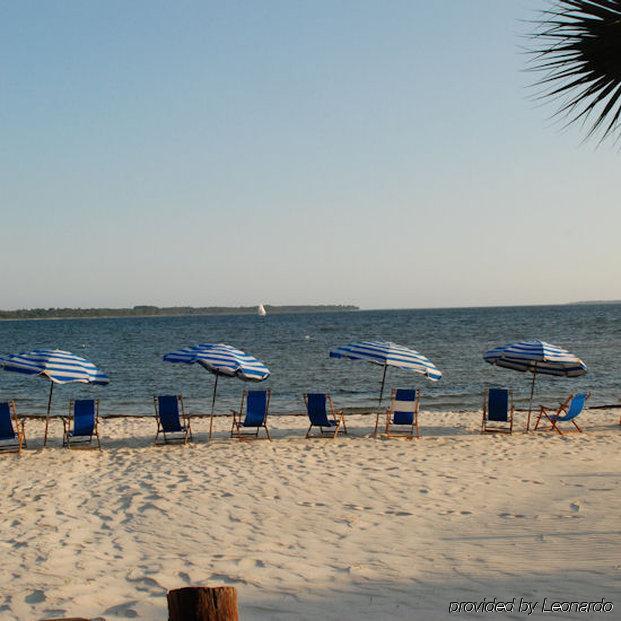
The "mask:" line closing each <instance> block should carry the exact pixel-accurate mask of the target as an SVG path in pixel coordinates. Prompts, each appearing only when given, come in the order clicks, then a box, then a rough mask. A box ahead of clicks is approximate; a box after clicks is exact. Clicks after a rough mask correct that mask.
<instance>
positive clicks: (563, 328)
mask: <svg viewBox="0 0 621 621" xmlns="http://www.w3.org/2000/svg"><path fill="white" fill-rule="evenodd" d="M530 338H541V339H543V340H546V341H549V342H551V343H554V344H556V345H560V346H562V347H565V348H567V349H569V350H570V351H572V352H574V353H576V354H577V355H578V356H580V357H581V358H582V359H583V360H584V361H585V362H586V364H587V365H588V367H589V372H588V374H587V375H585V376H583V377H581V378H575V379H568V378H555V377H553V378H550V377H545V376H542V377H538V379H537V387H536V395H535V401H536V402H538V403H545V404H548V405H552V404H556V403H558V402H559V401H561V400H562V399H563V398H564V396H565V395H566V394H568V393H569V392H571V391H575V390H583V389H584V390H590V391H591V393H592V401H591V403H592V405H603V404H618V403H619V402H620V399H621V380H620V370H621V304H602V305H595V304H593V305H590V304H589V305H564V306H536V307H533V306H530V307H500V308H463V309H426V310H393V311H356V312H343V313H336V312H335V313H300V314H278V315H269V316H267V317H265V318H259V317H254V316H247V315H238V316H236V315H228V316H204V317H153V318H121V319H73V320H41V321H3V322H0V355H2V354H9V353H17V352H20V351H25V350H29V349H34V348H37V347H58V348H60V349H66V350H69V351H72V352H74V353H76V354H78V355H81V356H84V357H85V358H88V359H90V360H92V361H93V362H95V363H96V364H97V365H98V366H99V367H101V368H102V369H103V370H104V371H106V372H107V373H108V374H109V376H110V378H111V383H110V384H109V385H108V386H105V387H92V386H83V385H77V384H76V385H65V386H60V387H57V388H56V389H55V391H54V411H55V413H62V412H64V411H65V409H66V408H67V402H68V400H69V399H70V398H74V397H76V396H81V397H88V396H94V397H97V398H99V399H101V413H102V415H104V416H105V415H110V414H115V415H118V414H126V415H135V414H152V413H153V395H154V394H164V393H171V392H181V393H182V394H183V395H184V396H185V397H186V404H187V405H188V406H189V409H190V411H191V412H196V413H208V412H209V408H210V399H211V392H212V387H213V380H214V377H213V376H212V375H210V374H209V373H208V372H207V371H205V370H204V369H203V368H201V367H200V366H198V365H178V364H170V363H165V362H163V361H162V355H163V354H165V353H167V352H169V351H172V350H174V349H178V348H180V347H183V346H186V345H192V344H195V343H199V342H224V343H228V344H230V345H233V346H235V347H238V348H240V349H243V350H244V351H247V352H248V353H251V354H253V355H255V356H257V357H258V358H261V359H262V360H264V361H265V362H266V364H267V365H268V366H269V368H270V370H271V372H272V375H271V377H270V378H269V380H267V381H266V382H263V383H262V385H263V386H265V387H270V388H271V389H272V412H273V413H283V412H294V411H298V412H299V411H302V410H303V402H302V394H303V393H304V392H306V391H329V392H330V393H332V396H333V398H334V401H335V403H336V405H337V407H367V406H370V407H375V406H376V405H377V397H378V393H379V387H380V381H381V372H382V369H381V367H379V366H376V365H372V364H368V363H363V362H350V361H346V360H335V359H331V358H329V356H328V352H329V350H330V348H331V347H334V346H336V345H341V344H345V343H347V342H349V341H352V340H361V339H385V340H392V341H395V342H397V343H400V344H403V345H406V346H408V347H411V348H413V349H416V350H418V351H420V352H421V353H423V354H425V355H426V356H428V357H429V358H431V360H432V361H433V362H434V363H435V364H436V365H437V366H438V367H439V368H440V370H441V371H442V372H443V374H444V376H443V378H442V379H441V380H440V381H439V382H436V383H431V382H429V381H428V380H426V379H425V378H423V377H422V376H420V375H415V374H413V373H411V372H406V371H401V370H398V369H389V370H388V374H387V381H386V385H387V389H389V387H390V386H402V387H408V386H418V387H419V388H420V389H421V391H422V402H421V408H422V409H423V410H432V411H433V410H470V409H479V408H480V406H481V401H482V391H483V388H484V386H485V385H488V384H494V385H506V386H509V387H511V388H513V390H514V396H515V399H516V403H517V405H518V406H520V405H523V404H525V403H526V402H527V399H528V394H529V389H530V379H531V376H530V375H527V374H523V373H518V372H515V371H510V370H507V369H499V368H496V367H492V366H490V365H488V364H486V363H485V362H484V361H483V358H482V354H483V352H484V351H486V350H487V349H489V348H491V347H493V346H496V345H501V344H504V343H508V342H512V341H516V340H522V339H530ZM255 386H256V385H255ZM245 387H252V385H249V384H245V383H243V382H241V381H239V380H237V379H229V378H221V379H220V381H219V385H218V404H217V408H216V411H217V412H218V413H227V412H228V409H229V408H230V407H237V406H238V405H239V399H240V396H241V392H242V389H243V388H245ZM48 390H49V383H48V382H46V381H44V380H41V379H40V378H31V377H25V376H22V375H19V374H16V373H9V372H0V399H2V400H5V399H16V400H17V402H18V406H19V410H20V412H22V413H40V412H43V411H44V410H45V406H46V403H47V394H48Z"/></svg>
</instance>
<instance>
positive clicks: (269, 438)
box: [257, 425, 272, 442]
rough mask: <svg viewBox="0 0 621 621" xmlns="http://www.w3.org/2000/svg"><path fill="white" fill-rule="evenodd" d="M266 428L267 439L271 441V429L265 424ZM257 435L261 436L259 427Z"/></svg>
mask: <svg viewBox="0 0 621 621" xmlns="http://www.w3.org/2000/svg"><path fill="white" fill-rule="evenodd" d="M263 427H264V428H265V433H266V434H267V439H268V440H269V441H270V442H271V441H272V437H271V436H270V430H269V429H268V428H267V425H263ZM257 437H259V430H258V429H257Z"/></svg>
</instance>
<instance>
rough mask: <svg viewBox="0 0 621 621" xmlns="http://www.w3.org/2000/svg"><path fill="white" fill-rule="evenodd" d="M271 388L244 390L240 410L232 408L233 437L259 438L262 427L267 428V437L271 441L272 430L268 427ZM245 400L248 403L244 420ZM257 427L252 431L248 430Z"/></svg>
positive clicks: (242, 438) (241, 438)
mask: <svg viewBox="0 0 621 621" xmlns="http://www.w3.org/2000/svg"><path fill="white" fill-rule="evenodd" d="M271 396H272V391H271V390H244V392H243V393H242V399H241V405H240V406H239V412H238V411H237V410H231V412H232V414H233V425H232V426H231V438H239V439H240V440H244V439H250V438H255V439H256V438H258V437H259V432H260V431H261V428H263V429H265V434H266V436H267V439H268V440H270V441H271V439H272V438H271V437H270V432H269V430H268V428H267V415H268V413H269V407H270V398H271ZM244 402H245V403H246V416H245V417H244V419H243V420H242V413H243V411H244ZM251 429H255V430H256V431H255V432H254V433H253V432H252V431H247V430H251Z"/></svg>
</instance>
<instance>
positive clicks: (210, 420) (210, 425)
mask: <svg viewBox="0 0 621 621" xmlns="http://www.w3.org/2000/svg"><path fill="white" fill-rule="evenodd" d="M217 390H218V375H216V381H215V382H214V385H213V395H212V397H211V416H210V417H209V439H210V440H211V431H212V429H213V413H214V409H215V407H216V391H217Z"/></svg>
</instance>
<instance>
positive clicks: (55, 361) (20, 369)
mask: <svg viewBox="0 0 621 621" xmlns="http://www.w3.org/2000/svg"><path fill="white" fill-rule="evenodd" d="M0 366H2V368H3V369H4V370H5V371H12V372H13V373H22V374H24V375H31V376H33V377H42V378H43V379H46V380H48V381H49V382H50V394H49V397H48V400H47V413H46V419H45V435H44V439H43V446H47V432H48V426H49V420H48V419H49V416H50V410H51V407H52V391H53V389H54V384H70V383H73V382H77V383H80V384H96V385H100V386H104V385H105V384H109V383H110V378H109V377H108V376H107V375H106V374H105V373H104V372H103V371H101V370H100V369H98V368H97V367H96V366H95V365H94V364H93V363H92V362H89V361H88V360H86V359H85V358H81V357H80V356H76V355H75V354H72V353H71V352H68V351H63V350H62V349H33V350H32V351H28V352H24V353H21V354H12V355H9V356H4V357H2V358H0Z"/></svg>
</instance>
